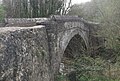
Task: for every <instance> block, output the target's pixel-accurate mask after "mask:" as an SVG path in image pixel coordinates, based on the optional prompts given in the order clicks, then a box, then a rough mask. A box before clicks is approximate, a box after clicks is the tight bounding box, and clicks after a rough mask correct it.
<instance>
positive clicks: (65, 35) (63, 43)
mask: <svg viewBox="0 0 120 81" xmlns="http://www.w3.org/2000/svg"><path fill="white" fill-rule="evenodd" d="M77 34H78V35H80V36H81V38H83V40H84V42H85V45H86V47H87V46H89V43H88V32H86V31H83V30H79V29H74V30H68V31H65V32H62V33H60V35H59V38H58V42H57V47H58V51H59V50H60V51H61V52H62V53H64V51H65V49H66V47H67V45H68V43H69V42H70V40H71V39H72V38H73V37H74V36H75V35H77Z"/></svg>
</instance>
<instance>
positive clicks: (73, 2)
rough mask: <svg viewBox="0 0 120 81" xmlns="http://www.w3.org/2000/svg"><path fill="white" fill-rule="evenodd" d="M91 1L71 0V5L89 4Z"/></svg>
mask: <svg viewBox="0 0 120 81" xmlns="http://www.w3.org/2000/svg"><path fill="white" fill-rule="evenodd" d="M89 1H91V0H72V4H80V3H85V2H89Z"/></svg>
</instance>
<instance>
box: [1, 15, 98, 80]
mask: <svg viewBox="0 0 120 81" xmlns="http://www.w3.org/2000/svg"><path fill="white" fill-rule="evenodd" d="M14 20H15V19H14ZM17 20H19V19H17ZM31 21H32V20H31ZM31 21H30V22H31ZM26 22H27V21H26ZM36 22H37V24H40V25H38V26H34V25H36ZM10 23H12V22H10ZM17 23H19V22H17V21H15V22H14V24H12V25H15V26H17V25H18V26H19V25H20V26H21V24H22V23H21V22H20V23H21V24H17ZM27 23H28V22H27ZM23 24H24V25H26V24H25V23H23ZM8 25H9V26H12V25H11V24H8ZM96 25H97V24H95V23H89V22H86V21H84V20H83V19H81V18H79V17H78V16H53V17H51V18H50V19H46V20H45V21H41V20H36V21H35V22H34V24H32V26H33V27H3V28H0V30H1V31H0V48H1V49H0V81H54V76H55V74H56V73H57V72H58V69H59V66H60V63H61V58H62V57H63V54H64V51H65V49H66V47H67V45H68V43H69V41H70V40H71V39H72V38H73V37H74V36H75V35H76V34H78V35H80V36H81V37H82V38H83V40H84V41H85V44H86V46H87V47H88V48H89V43H90V40H89V38H90V33H91V32H92V31H91V30H90V29H92V28H93V27H94V26H96ZM27 26H28V24H27Z"/></svg>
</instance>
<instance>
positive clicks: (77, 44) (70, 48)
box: [60, 34, 87, 81]
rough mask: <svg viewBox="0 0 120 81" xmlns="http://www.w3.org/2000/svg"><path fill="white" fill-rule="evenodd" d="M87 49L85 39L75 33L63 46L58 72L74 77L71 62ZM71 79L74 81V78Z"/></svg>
mask: <svg viewBox="0 0 120 81" xmlns="http://www.w3.org/2000/svg"><path fill="white" fill-rule="evenodd" d="M86 50H87V47H86V44H85V41H84V40H83V38H82V37H81V36H80V35H79V34H75V35H74V36H73V37H72V38H71V39H70V41H69V43H68V45H67V47H66V48H65V51H64V54H63V57H62V59H61V64H60V73H61V74H62V75H65V76H67V77H68V75H71V73H72V76H73V75H74V76H73V77H75V74H74V69H73V66H72V65H73V62H74V61H75V59H76V58H78V57H80V56H82V55H83V54H84V53H85V52H86ZM70 81H71V80H70ZM72 81H75V80H74V78H73V80H72Z"/></svg>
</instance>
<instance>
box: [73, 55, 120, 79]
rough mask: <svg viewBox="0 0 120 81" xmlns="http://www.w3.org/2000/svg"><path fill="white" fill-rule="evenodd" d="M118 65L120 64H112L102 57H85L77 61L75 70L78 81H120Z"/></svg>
mask: <svg viewBox="0 0 120 81" xmlns="http://www.w3.org/2000/svg"><path fill="white" fill-rule="evenodd" d="M116 65H118V64H112V63H110V62H109V61H106V60H104V59H102V58H101V57H99V58H96V59H93V58H92V57H89V56H83V57H80V58H78V59H76V60H75V64H74V69H75V70H76V73H77V76H76V78H77V81H119V80H120V77H119V76H120V75H119V70H120V69H117V68H119V67H120V66H116ZM113 66H115V67H113ZM116 71H118V72H116ZM115 72H116V73H115ZM114 73H115V74H118V75H115V74H114Z"/></svg>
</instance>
